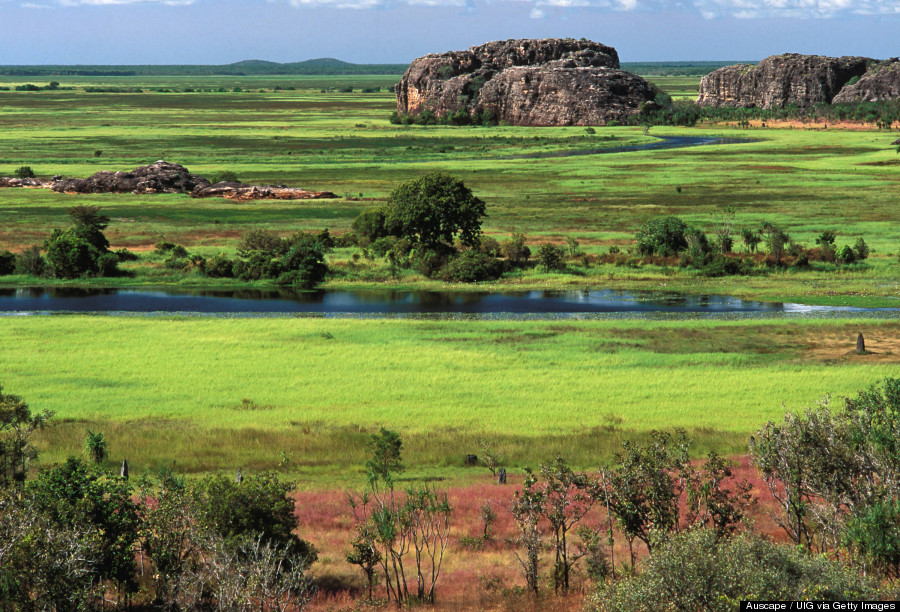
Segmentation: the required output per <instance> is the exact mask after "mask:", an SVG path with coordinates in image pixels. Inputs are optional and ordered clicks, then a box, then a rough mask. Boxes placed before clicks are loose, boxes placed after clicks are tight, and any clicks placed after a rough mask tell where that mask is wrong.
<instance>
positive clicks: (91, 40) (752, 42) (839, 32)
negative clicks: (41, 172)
mask: <svg viewBox="0 0 900 612" xmlns="http://www.w3.org/2000/svg"><path fill="white" fill-rule="evenodd" d="M898 25H900V0H758V1H755V0H244V1H236V0H29V1H27V2H23V1H21V0H0V64H224V63H230V62H235V61H239V60H243V59H264V60H270V61H277V62H292V61H299V60H304V59H310V58H317V57H336V58H339V59H343V60H346V61H350V62H357V63H384V62H391V63H405V62H408V61H410V60H411V59H413V58H415V57H418V56H420V55H424V54H425V53H431V52H439V51H447V50H451V49H465V48H467V47H469V46H471V45H475V44H480V43H482V42H486V41H489V40H498V39H505V38H543V37H555V36H558V37H573V38H581V37H585V38H588V39H591V40H595V41H598V42H602V43H604V44H608V45H612V46H614V47H615V48H616V49H617V50H618V52H619V57H620V59H621V60H622V61H625V62H627V61H665V60H669V61H675V60H754V59H762V58H763V57H765V56H767V55H772V54H775V53H784V52H799V53H817V54H821V55H866V56H870V57H877V58H886V57H891V56H897V55H900V44H898V43H897V38H898V31H900V28H898Z"/></svg>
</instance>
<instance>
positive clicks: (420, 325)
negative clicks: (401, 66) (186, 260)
mask: <svg viewBox="0 0 900 612" xmlns="http://www.w3.org/2000/svg"><path fill="white" fill-rule="evenodd" d="M397 78H398V77H397V76H396V75H387V76H383V77H381V76H359V77H295V76H277V77H275V76H248V77H237V76H236V77H197V76H191V77H187V76H183V77H161V76H159V77H156V76H144V77H91V78H88V77H73V79H74V80H72V81H71V82H67V81H66V79H65V78H61V79H60V81H61V87H62V89H60V90H57V91H38V92H17V91H13V90H0V176H5V175H9V174H11V173H12V172H13V170H15V169H16V168H17V167H19V166H22V165H27V166H31V167H32V168H33V169H34V171H35V172H37V174H38V175H39V176H53V175H57V174H59V175H66V176H87V175H89V174H91V173H93V172H96V171H99V170H130V169H132V168H134V167H135V166H138V165H143V164H147V163H151V162H153V161H155V160H157V159H166V160H167V161H171V162H177V163H181V164H183V165H185V166H187V167H188V168H189V169H190V170H191V171H192V172H194V173H197V174H201V175H207V176H209V175H212V174H215V173H217V172H221V171H224V170H230V171H233V172H235V173H236V174H237V176H238V177H239V179H240V180H242V181H244V182H250V183H270V184H280V183H284V184H288V185H291V186H297V187H304V188H309V189H317V190H328V191H332V192H334V193H335V194H337V195H338V196H340V197H339V198H338V199H333V200H312V201H289V202H286V201H277V202H265V201H256V202H245V203H236V202H232V201H228V200H215V199H209V200H193V199H191V198H190V197H188V196H186V195H140V196H138V195H131V194H127V195H87V196H68V195H62V194H57V193H53V192H49V191H45V190H22V189H5V190H0V219H2V223H0V249H6V248H8V249H11V250H13V251H18V250H21V249H23V248H25V247H27V246H29V245H32V244H41V243H42V242H43V241H44V240H45V239H46V237H47V236H48V234H49V233H50V231H51V230H52V229H53V228H56V227H63V226H65V225H67V224H68V222H69V221H68V217H67V215H66V211H67V210H68V208H69V207H71V206H73V205H75V204H91V205H100V206H102V207H103V212H104V213H105V214H107V215H109V216H110V217H111V218H112V223H111V225H110V226H109V228H108V230H107V232H106V233H107V236H108V237H109V238H110V241H111V242H112V245H113V247H114V248H120V247H127V248H129V249H131V250H133V251H136V252H138V253H139V254H140V260H139V261H137V262H133V263H124V264H123V265H122V268H123V269H125V270H126V271H128V272H130V273H131V274H132V275H131V276H129V277H122V278H113V279H81V280H78V281H75V282H74V283H73V282H72V281H67V282H66V283H67V284H91V285H102V284H106V285H114V286H154V287H157V286H168V285H177V286H182V287H192V286H197V287H201V286H203V287H239V286H245V285H246V283H238V282H237V281H233V280H223V279H207V278H204V277H201V276H199V275H196V274H195V273H191V274H183V273H181V272H173V271H171V270H168V269H166V268H165V267H164V265H163V260H164V256H161V255H154V254H153V253H152V252H151V251H152V246H153V245H154V244H155V243H156V242H157V241H159V240H162V239H165V240H169V241H173V242H176V243H178V244H182V245H184V246H186V247H187V248H188V249H189V250H190V251H191V253H197V254H201V255H204V256H207V257H209V256H212V255H215V254H216V253H219V252H225V253H228V254H233V253H234V251H235V248H236V246H237V244H238V241H239V240H240V237H241V235H242V234H243V233H244V232H246V231H248V230H252V229H268V230H272V231H276V232H279V233H281V234H284V235H286V234H289V233H293V232H295V231H298V230H308V231H318V230H321V229H325V228H328V229H329V230H330V231H331V232H332V233H335V234H341V233H343V232H344V231H347V230H348V229H349V228H350V225H351V223H352V220H353V219H354V218H355V217H356V216H357V215H358V214H359V213H360V212H361V211H363V210H365V209H367V208H369V207H372V206H379V205H381V204H382V203H383V201H384V200H385V199H386V198H387V196H388V194H389V193H390V192H391V190H393V189H394V188H395V187H396V186H397V185H398V184H400V183H401V182H402V181H405V180H408V179H411V178H415V177H417V176H419V175H421V174H423V173H425V172H428V171H432V170H442V171H447V172H450V173H452V174H454V175H457V176H459V177H461V178H462V179H463V180H464V181H465V183H466V185H467V186H469V187H471V188H472V189H473V191H474V192H475V194H476V195H478V196H479V197H481V198H482V199H484V200H485V202H486V203H487V218H486V219H485V222H484V226H483V229H484V232H485V234H486V235H487V236H490V237H494V238H496V239H498V240H503V239H505V238H507V237H508V236H509V235H510V234H512V233H515V232H523V233H525V234H526V235H527V236H528V241H529V244H530V245H531V246H532V248H533V249H534V248H535V247H537V246H538V245H540V244H541V243H544V242H553V243H557V244H563V243H564V242H565V241H566V239H567V238H574V239H575V240H576V241H577V242H578V247H577V249H578V252H579V254H578V255H577V256H573V257H572V258H571V259H570V262H569V266H568V268H567V270H566V272H562V273H559V272H557V273H542V272H539V271H537V270H524V271H520V272H516V273H513V274H511V275H509V276H507V277H505V278H503V279H501V280H500V281H497V282H495V283H490V284H487V285H478V286H477V287H472V286H460V285H455V286H449V285H445V284H443V283H440V282H438V281H433V280H429V279H426V278H424V277H422V276H420V275H418V274H417V273H415V272H414V271H411V270H402V271H399V272H398V271H396V270H390V269H389V267H388V266H387V265H386V264H385V263H384V261H381V260H367V259H365V258H364V257H363V258H360V257H359V252H358V249H355V248H342V249H337V250H335V251H333V252H332V253H330V254H329V256H328V257H329V264H330V266H331V267H332V270H333V273H332V275H331V277H330V278H329V279H328V280H327V281H326V283H325V287H326V288H328V287H332V288H338V287H350V288H352V287H366V288H372V287H376V288H381V287H384V288H427V289H442V288H448V287H452V288H453V289H461V288H462V289H468V288H475V289H479V290H481V289H485V288H487V289H497V290H504V289H506V290H514V289H526V288H527V289H531V288H543V289H568V288H595V289H627V290H636V289H643V290H662V291H681V292H688V293H714V294H728V295H735V296H739V297H743V298H752V299H763V300H775V301H778V300H789V301H799V302H804V303H814V304H833V305H858V306H896V305H897V300H898V298H900V275H898V272H900V263H898V261H897V253H898V250H900V231H898V229H897V211H896V208H897V195H896V194H897V193H898V182H900V172H898V170H900V156H898V154H897V152H896V147H893V146H891V145H890V143H891V141H893V140H894V139H896V134H895V133H889V132H887V131H877V130H865V131H863V130H843V129H841V130H836V129H821V128H820V127H816V128H814V127H813V126H812V125H810V126H804V125H802V124H801V125H798V126H797V127H796V128H795V129H769V128H754V129H740V128H738V127H736V126H730V125H700V126H697V127H694V128H661V127H653V128H650V129H649V130H648V129H644V128H641V127H622V126H619V127H608V128H596V129H590V130H589V129H585V128H583V127H559V128H529V127H511V126H496V127H452V126H402V125H394V124H391V123H390V122H389V116H390V113H391V112H392V111H393V110H394V97H393V94H392V93H390V91H389V87H390V86H391V85H392V84H393V83H394V82H396V80H397ZM651 78H652V80H654V81H655V82H656V83H657V84H658V85H659V86H661V87H663V88H664V89H666V90H668V91H670V93H672V95H673V96H674V97H676V98H678V97H681V98H690V97H692V96H694V95H695V94H696V88H697V84H698V82H699V79H698V78H696V77H674V76H661V77H651ZM24 82H26V81H25V80H24V79H21V78H19V79H13V78H11V77H3V78H0V87H10V88H14V87H15V86H16V85H21V84H23V83H24ZM31 82H35V81H34V79H32V80H31ZM37 84H42V83H41V82H38V83H37ZM92 89H93V90H97V89H105V90H107V91H88V90H92ZM126 89H138V90H140V93H138V92H134V93H123V91H124V90H126ZM348 90H349V91H348ZM363 90H367V91H365V92H364V91H363ZM666 135H691V136H694V135H708V136H724V137H728V138H739V139H744V140H745V141H744V142H740V143H737V144H721V145H707V146H699V147H693V148H685V149H672V150H659V151H632V152H619V153H609V154H600V155H578V156H570V157H547V156H546V155H547V154H553V153H561V152H578V151H585V150H592V149H602V148H609V147H618V146H629V145H635V144H642V143H647V142H652V141H654V140H655V137H656V136H666ZM726 206H731V207H734V209H735V211H736V229H737V230H738V231H739V230H740V229H741V228H744V227H747V228H756V227H758V226H759V224H760V223H761V222H762V221H769V222H771V223H774V224H776V225H778V226H780V227H782V228H783V229H785V231H787V232H788V233H789V234H790V236H791V237H792V239H794V240H795V241H797V242H800V243H803V244H804V245H806V246H815V245H814V240H815V237H816V236H817V235H818V234H820V233H821V232H823V231H824V230H829V229H830V230H834V231H836V232H837V235H838V237H837V244H838V246H841V245H843V244H853V242H854V241H855V240H856V238H858V237H863V238H864V239H865V241H866V242H867V243H868V244H869V246H870V247H871V248H872V254H871V256H870V257H869V259H868V260H866V261H865V263H863V264H856V265H853V266H836V265H833V264H821V263H818V262H814V263H813V265H812V267H811V268H809V269H806V270H792V269H788V270H778V271H776V270H770V271H767V272H760V273H759V274H755V275H752V276H746V277H744V276H740V277H724V278H708V277H704V276H702V275H700V274H699V273H698V272H697V271H695V270H691V269H686V268H680V267H678V265H677V263H676V262H674V261H673V262H669V263H667V264H662V263H660V264H653V265H650V264H641V263H640V262H637V261H634V260H632V261H628V259H629V258H625V260H623V261H622V262H619V263H618V264H617V263H610V262H608V261H607V262H604V261H603V260H602V257H603V256H606V255H607V254H608V253H609V251H610V249H611V248H614V249H619V250H620V251H621V252H622V253H626V252H627V251H628V249H629V248H630V247H631V246H632V245H633V242H634V233H635V231H636V230H637V229H638V228H639V227H640V226H641V224H642V223H644V222H645V221H646V220H647V219H649V218H650V217H652V216H655V215H678V216H680V217H682V218H683V219H685V220H686V221H687V222H688V223H690V224H692V225H695V226H697V227H699V228H701V229H703V230H704V231H706V232H710V233H711V232H712V231H713V229H714V224H715V222H714V215H715V213H716V212H717V211H720V210H722V209H723V208H724V207H726ZM736 248H738V249H743V245H741V244H740V242H739V241H738V242H737V244H736ZM36 284H42V285H47V284H63V283H62V282H61V281H52V280H47V279H35V278H33V277H26V276H8V277H2V278H0V286H6V287H9V286H28V285H36ZM898 329H900V326H898V324H896V323H891V322H878V321H872V320H867V321H849V320H848V321H836V320H829V321H789V322H788V321H766V322H724V321H711V320H704V319H696V320H689V321H683V322H654V321H637V320H625V321H613V320H609V321H518V320H517V321H505V322H504V321H437V320H431V321H427V320H393V319H371V320H352V319H327V318H272V319H254V318H246V319H228V318H222V319H219V318H178V317H148V318H142V317H109V316H51V317H0V346H2V347H3V350H2V351H0V384H2V385H3V387H4V389H5V391H7V392H10V393H15V394H18V395H22V396H23V397H25V398H26V400H27V401H28V402H29V403H30V404H31V406H32V408H33V409H36V410H45V409H47V410H54V411H55V412H56V413H57V418H56V419H55V420H56V421H57V424H56V425H55V426H54V427H53V428H51V429H50V430H48V431H46V432H44V433H43V434H42V437H41V445H42V446H43V448H44V449H45V453H44V455H43V457H44V460H45V461H56V460H60V459H63V458H64V457H65V456H66V455H68V454H72V453H76V454H77V453H79V452H80V450H81V444H82V442H83V439H84V435H85V430H86V429H88V428H91V429H94V430H98V429H99V430H101V431H103V432H104V433H105V434H106V436H107V437H108V438H109V440H110V444H111V451H112V455H113V457H114V458H116V459H118V458H121V457H124V456H127V457H128V459H129V462H130V463H132V465H134V466H135V468H136V469H138V470H141V469H144V468H147V469H154V468H157V467H160V466H172V465H173V463H174V465H175V466H176V468H177V469H180V470H185V471H188V472H204V471H209V470H217V469H232V468H233V467H235V466H238V465H242V466H246V467H249V468H254V469H279V470H283V471H286V472H289V473H291V474H293V475H300V476H302V477H303V478H305V479H307V480H306V481H307V482H311V483H320V484H321V483H327V484H328V486H338V485H340V484H341V483H342V480H341V479H342V478H346V479H347V481H348V482H350V481H358V479H359V474H357V473H355V472H354V473H350V472H352V471H353V470H359V469H361V467H360V466H361V465H362V463H363V461H364V453H365V443H366V440H367V439H368V436H369V435H370V434H371V433H372V432H373V431H377V428H378V427H381V426H385V427H388V428H392V429H396V430H398V431H400V432H401V433H402V435H403V438H404V443H405V449H406V451H405V452H406V457H407V460H408V462H409V464H410V465H413V466H416V469H417V470H419V471H421V472H422V473H426V474H428V473H433V474H434V475H443V474H461V473H462V471H461V470H462V468H458V467H456V466H459V464H460V463H461V457H462V455H463V454H465V453H469V452H473V453H478V452H479V448H480V443H481V441H483V440H486V441H489V442H491V443H492V444H494V446H495V447H496V448H499V449H501V450H502V451H503V452H504V453H505V454H506V455H507V457H508V459H509V462H510V464H511V465H513V466H523V465H527V464H531V465H534V464H536V463H537V462H539V461H540V460H542V459H545V458H546V457H548V456H550V455H553V454H557V453H559V454H562V455H564V456H566V457H568V458H569V459H570V460H571V461H572V462H573V463H575V464H577V465H580V466H583V467H588V466H591V465H594V464H595V463H596V462H597V461H598V460H602V459H604V458H609V457H611V456H612V454H613V453H614V452H615V451H616V449H617V448H619V446H620V444H621V441H622V440H624V439H626V438H631V437H635V436H637V437H640V436H646V435H647V434H648V433H649V431H651V430H653V429H660V428H674V427H683V428H686V429H687V430H689V432H691V434H692V436H693V437H694V438H695V439H696V440H697V452H702V451H703V450H705V449H709V448H716V449H718V450H720V451H723V452H729V453H740V452H744V450H745V448H746V446H745V445H746V440H747V437H748V436H749V434H750V433H751V432H753V431H754V430H755V429H756V428H758V427H759V426H760V425H761V424H763V423H764V422H765V421H766V420H768V419H777V418H779V416H780V415H781V414H783V411H784V409H785V407H787V408H792V409H793V408H799V407H802V406H805V405H809V404H810V403H812V402H814V401H817V400H818V399H819V398H821V397H822V396H823V395H824V394H827V393H831V394H835V395H842V394H852V393H854V392H855V391H856V390H858V389H860V388H863V387H866V386H868V385H870V384H872V383H874V382H875V381H876V380H878V379H880V378H883V377H885V376H889V375H891V374H894V373H896V355H894V353H893V352H892V351H895V350H897V348H896V342H895V341H894V340H893V339H894V338H896V336H897V332H898ZM859 331H864V333H865V334H866V338H867V339H871V340H873V341H876V345H875V346H877V348H876V349H874V350H875V352H874V353H873V354H872V355H865V356H856V355H852V354H850V353H849V352H850V351H851V350H852V348H853V342H854V341H855V338H856V333H858V332H859ZM344 468H351V470H350V472H341V473H342V474H345V475H344V476H341V475H336V473H337V472H340V471H341V469H344Z"/></svg>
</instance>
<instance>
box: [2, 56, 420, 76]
mask: <svg viewBox="0 0 900 612" xmlns="http://www.w3.org/2000/svg"><path fill="white" fill-rule="evenodd" d="M407 67H408V64H351V63H350V62H343V61H341V60H338V59H334V58H332V57H323V58H318V59H310V60H306V61H302V62H292V63H288V64H279V63H278V62H268V61H265V60H256V59H251V60H243V61H240V62H235V63H233V64H223V65H221V66H212V65H147V66H116V65H109V66H87V65H73V66H0V75H4V76H21V77H51V76H212V75H224V76H258V75H270V74H271V75H279V74H284V75H323V76H332V75H353V74H397V75H399V74H403V72H404V71H405V70H406V69H407Z"/></svg>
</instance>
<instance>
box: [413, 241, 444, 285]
mask: <svg viewBox="0 0 900 612" xmlns="http://www.w3.org/2000/svg"><path fill="white" fill-rule="evenodd" d="M452 254H453V250H452V249H451V248H450V247H448V246H446V245H444V246H443V247H440V246H438V247H436V248H433V249H426V248H422V247H418V248H416V249H414V250H413V251H412V253H411V257H410V260H411V263H412V267H413V268H415V270H416V271H417V272H419V274H421V275H423V276H427V277H428V278H431V277H433V276H435V275H436V274H438V273H439V272H440V270H441V269H442V268H443V267H444V266H446V265H447V262H448V261H450V256H451V255H452Z"/></svg>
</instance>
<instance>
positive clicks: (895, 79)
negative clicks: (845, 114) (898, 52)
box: [832, 57, 900, 104]
mask: <svg viewBox="0 0 900 612" xmlns="http://www.w3.org/2000/svg"><path fill="white" fill-rule="evenodd" d="M893 98H900V59H898V58H896V57H894V58H891V59H889V60H884V61H883V62H878V63H877V64H873V65H872V66H871V67H870V68H869V69H868V70H867V71H866V73H865V74H864V75H862V76H861V77H860V79H859V80H858V81H857V82H856V83H853V84H852V85H847V86H846V87H844V88H843V89H842V90H841V92H840V93H839V94H838V95H836V96H835V97H834V100H832V102H833V103H834V104H850V103H854V102H881V101H882V100H890V99H893Z"/></svg>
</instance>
